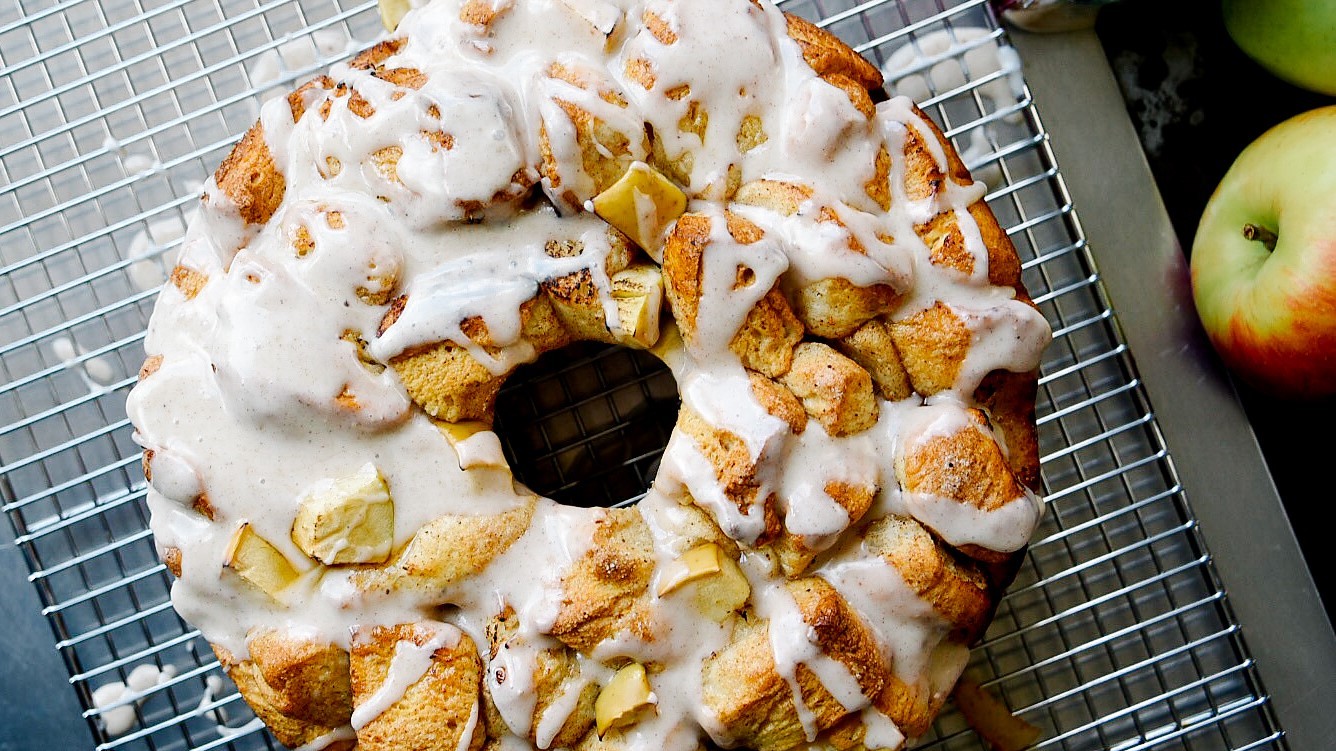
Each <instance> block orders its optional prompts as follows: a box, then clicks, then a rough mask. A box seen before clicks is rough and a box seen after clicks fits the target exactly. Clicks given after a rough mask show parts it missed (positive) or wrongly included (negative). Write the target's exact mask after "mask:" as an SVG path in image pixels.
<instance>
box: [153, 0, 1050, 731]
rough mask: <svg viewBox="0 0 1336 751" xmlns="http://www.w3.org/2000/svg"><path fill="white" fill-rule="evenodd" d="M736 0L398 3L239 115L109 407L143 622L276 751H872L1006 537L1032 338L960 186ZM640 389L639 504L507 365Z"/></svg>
mask: <svg viewBox="0 0 1336 751" xmlns="http://www.w3.org/2000/svg"><path fill="white" fill-rule="evenodd" d="M880 86H881V77H880V75H879V73H878V71H877V69H876V68H875V67H874V66H873V65H871V64H870V63H868V62H867V61H866V60H864V59H863V58H862V57H860V56H859V55H857V54H856V53H855V52H854V51H853V50H851V49H850V48H849V47H847V46H845V45H844V44H843V43H841V42H840V41H839V40H837V39H836V38H835V37H834V36H832V35H831V34H829V33H828V32H826V31H824V30H822V29H820V28H818V27H817V26H815V25H813V24H811V23H809V22H807V21H805V20H802V19H800V18H797V17H794V16H790V15H786V14H784V13H783V12H781V11H779V10H778V9H777V8H776V7H774V6H773V5H771V4H770V3H769V2H767V1H766V0H431V1H430V2H427V3H425V4H420V5H419V6H418V7H416V8H414V9H412V10H410V11H409V12H408V13H407V14H406V15H405V16H404V17H403V19H402V22H401V23H399V25H398V27H397V28H396V29H395V30H394V31H393V32H391V33H388V34H387V35H386V37H385V38H384V39H383V40H381V41H379V42H378V43H377V44H375V45H374V46H372V47H370V48H369V49H367V50H366V51H365V52H363V53H362V54H360V55H358V56H357V57H356V58H354V59H353V60H352V61H351V62H349V63H347V64H341V65H336V66H334V67H333V68H332V69H331V70H329V71H328V72H327V74H325V75H321V76H317V77H315V78H313V79H311V80H309V81H308V82H306V83H304V84H303V85H302V86H300V87H299V88H298V89H297V90H295V91H294V92H292V93H291V94H290V95H289V96H288V97H286V98H279V99H274V100H271V101H270V102H268V103H267V104H266V105H265V106H264V107H263V109H262V112H261V115H260V118H259V121H258V122H257V123H256V124H255V125H254V127H252V128H251V129H250V130H249V131H248V132H247V133H246V134H245V136H244V137H243V138H242V139H241V141H240V143H238V144H237V145H236V147H235V149H234V150H233V151H232V152H231V153H230V154H229V155H228V157H227V158H226V159H225V160H224V161H223V162H222V164H221V165H220V166H219V168H218V170H217V172H216V173H215V175H214V176H213V178H212V179H211V180H210V181H209V182H208V184H207V186H206V189H205V192H204V195H203V205H202V207H201V210H200V212H199V214H198V216H197V218H196V219H195V220H194V221H193V222H192V223H191V225H190V228H189V231H188V233H187V236H186V238H185V241H184V243H183V247H182V250H181V253H180V257H179V260H178V264H177V266H176V268H175V270H174V272H173V273H172V275H171V279H170V282H169V284H168V285H167V286H166V287H165V288H164V289H163V291H162V293H161V295H160V297H159V299H158V302H157V306H156V308H155V310H154V313H153V317H152V320H151V322H150V327H149V332H148V335H147V339H146V350H147V358H146V360H145V363H144V367H143V369H142V370H141V374H140V381H139V383H138V385H137V386H136V387H135V388H134V389H133V391H132V393H131V395H130V398H129V402H128V405H127V408H128V412H129V415H130V417H131V420H132V422H133V424H134V426H135V437H136V440H137V441H138V442H139V443H140V444H141V445H142V446H143V447H144V474H145V476H146V478H147V479H148V481H149V492H148V502H149V507H150V510H151V513H152V528H153V532H154V535H155V539H156V542H157V545H158V546H159V549H160V551H161V553H162V556H163V559H164V561H165V562H166V563H167V566H168V568H169V569H170V570H171V572H172V573H173V574H174V575H175V577H176V583H175V585H174V588H173V602H174V605H175V607H176V608H177V610H178V611H179V612H180V613H181V615H182V616H183V617H184V618H186V619H187V620H189V621H190V622H191V623H193V624H195V625H196V626H197V627H198V628H199V629H200V631H201V633H202V634H203V635H204V637H205V638H206V639H207V640H208V641H209V642H210V643H211V644H213V645H214V649H215V651H216V653H217V655H218V658H219V661H220V662H221V664H222V666H223V668H224V669H225V670H226V671H227V673H228V674H229V675H230V676H231V677H232V679H233V680H234V681H235V682H236V684H237V686H238V688H239V689H240V691H241V693H242V695H243V696H244V697H245V699H246V700H247V701H248V702H249V704H250V705H251V706H252V707H253V708H254V710H255V712H256V714H257V715H258V716H259V717H260V719H262V720H263V721H264V722H265V724H266V725H267V726H268V727H269V729H270V730H271V731H272V732H273V734H274V736H276V737H277V739H278V740H279V741H280V742H282V743H284V744H286V745H288V746H290V747H292V748H301V749H307V750H311V749H320V748H324V749H349V748H358V749H363V751H380V750H381V749H449V750H457V749H469V750H470V751H476V750H477V749H482V748H489V749H518V748H540V749H555V748H569V749H584V750H589V751H593V750H595V749H656V750H657V749H680V750H682V751H689V750H692V749H698V748H708V747H728V748H732V747H746V748H753V749H760V750H762V751H785V750H787V749H795V748H804V747H808V746H812V745H822V744H824V746H829V747H836V748H840V749H859V748H867V749H874V748H879V749H898V748H901V747H902V746H904V745H905V744H906V743H908V742H910V741H912V740H913V739H914V738H915V737H917V736H919V735H921V734H922V733H924V732H925V731H926V730H927V729H928V728H929V726H930V725H931V723H932V721H933V718H934V717H935V715H936V714H937V712H938V711H939V710H940V708H941V706H942V704H943V702H944V701H945V698H946V696H947V694H948V692H949V690H950V689H951V687H952V685H953V684H954V683H955V681H956V679H957V677H958V676H959V675H960V673H961V671H962V670H963V669H964V666H965V661H966V659H967V654H968V647H969V645H970V644H971V643H972V642H973V641H974V640H976V639H977V638H978V637H979V636H980V635H981V634H982V632H983V631H984V629H985V628H986V626H987V624H988V623H989V621H990V619H991V617H992V613H993V609H994V607H995V606H996V604H997V601H998V598H999V596H1000V594H1001V592H1002V590H1003V588H1004V587H1005V586H1006V585H1007V584H1008V583H1009V580H1010V577H1011V575H1012V573H1011V572H1012V571H1014V565H1015V563H1016V561H1017V559H1018V556H1020V555H1021V553H1022V551H1023V550H1024V548H1025V545H1026V543H1027V541H1028V539H1029V537H1030V535H1031V534H1032V532H1033V531H1034V529H1035V526H1036V524H1037V523H1038V519H1039V517H1040V512H1041V504H1040V503H1039V501H1038V499H1037V498H1036V496H1035V494H1034V490H1035V489H1036V488H1037V486H1038V455H1037V447H1036V439H1035V418H1034V400H1035V384H1036V368H1037V366H1038V362H1039V358H1040V355H1041V353H1042V351H1043V349H1044V347H1045V346H1046V345H1047V343H1048V341H1049V337H1050V332H1049V328H1048V325H1047V324H1046V322H1045V321H1044V319H1043V317H1042V316H1041V315H1040V314H1039V313H1038V311H1037V309H1036V308H1035V306H1034V305H1033V304H1032V302H1031V301H1030V299H1029V297H1028V296H1027V294H1026V291H1025V289H1024V287H1023V285H1022V283H1021V278H1020V264H1019V261H1018V259H1017V257H1016V252H1015V250H1014V248H1013V247H1012V245H1011V243H1010V241H1009V240H1008V238H1007V235H1006V233H1005V232H1004V231H1003V230H1002V229H1001V228H1000V227H999V226H998V224H997V222H996V220H995V219H994V218H993V215H992V214H991V212H990V211H989V209H988V208H987V206H986V204H985V203H984V202H983V193H984V190H983V187H982V186H981V185H979V184H976V183H974V182H972V181H971V179H970V177H969V175H968V173H967V171H966V169H965V167H964V165H963V164H962V163H961V161H960V159H959V157H958V156H957V155H956V153H955V151H954V150H953V149H952V147H951V145H950V144H949V143H948V141H947V140H946V139H945V138H944V137H943V135H942V133H941V132H940V131H939V130H938V128H937V127H936V126H935V125H934V124H933V122H932V121H931V120H930V119H929V118H928V117H927V116H926V115H925V114H924V113H923V112H921V111H920V110H919V109H918V108H917V107H915V106H914V104H913V103H912V102H910V101H908V100H906V99H891V100H888V101H877V100H878V99H881V97H879V96H874V95H876V94H878V93H879V90H880ZM577 341H595V342H606V343H609V344H619V345H623V346H628V347H635V348H640V349H647V350H649V351H651V352H653V353H654V354H656V355H657V356H659V357H660V358H661V359H662V360H663V361H664V362H666V363H667V364H668V366H669V367H670V368H671V369H672V371H673V373H674V375H675V377H676V379H677V384H678V388H679V392H680V395H681V402H682V405H681V410H680V413H679V417H678V421H677V426H676V429H675V430H674V431H673V434H672V436H671V438H670V440H669V442H668V445H667V447H666V448H665V449H664V453H663V456H662V460H661V465H660V468H659V471H658V474H657V476H656V478H655V479H654V482H653V485H652V487H651V488H650V489H649V492H648V493H647V495H646V496H645V498H644V499H643V500H641V501H640V502H639V503H638V504H636V505H634V506H631V507H628V508H619V509H603V508H592V509H590V508H577V507H570V506H564V505H560V504H557V503H556V502H554V501H551V500H549V499H546V498H542V497H539V496H537V495H536V494H535V493H533V492H532V491H530V490H529V489H528V488H525V487H524V486H523V485H522V484H520V483H518V482H516V481H515V479H514V477H513V475H512V473H511V471H510V468H509V467H508V466H507V463H506V459H505V457H504V455H503V453H502V450H501V443H500V440H499V438H498V436H497V435H496V434H495V433H494V432H493V431H492V417H493V408H494V403H495V400H496V398H497V394H498V392H499V390H500V387H501V385H502V384H503V383H504V382H505V380H506V378H507V376H508V375H509V374H511V373H512V372H513V371H514V370H515V368H517V367H518V366H520V365H521V364H524V363H527V362H531V361H533V360H534V359H535V358H537V357H538V356H539V355H541V354H543V353H545V352H551V351H554V350H557V349H560V348H562V347H565V346H567V345H568V344H571V343H573V342H577Z"/></svg>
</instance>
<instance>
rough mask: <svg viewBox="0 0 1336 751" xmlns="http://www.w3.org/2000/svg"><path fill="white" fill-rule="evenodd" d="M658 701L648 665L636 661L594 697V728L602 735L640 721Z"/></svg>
mask: <svg viewBox="0 0 1336 751" xmlns="http://www.w3.org/2000/svg"><path fill="white" fill-rule="evenodd" d="M658 703H659V699H658V697H657V696H655V695H654V691H653V690H651V689H650V685H649V676H648V675H647V674H646V673H645V666H644V665H641V664H640V663H638V662H633V663H631V664H629V665H627V666H626V667H624V668H622V669H621V670H619V671H617V674H616V675H614V676H613V677H612V680H610V681H608V685H606V686H604V687H603V690H602V691H600V692H599V694H598V698H597V699H595V700H594V729H595V730H597V731H598V737H599V738H602V737H603V736H604V735H606V734H607V732H608V731H609V730H611V729H613V728H621V727H626V726H628V725H634V724H635V723H637V722H639V721H640V719H641V718H642V717H644V716H645V714H646V713H647V712H650V711H653V710H654V709H655V707H656V705H657V704H658Z"/></svg>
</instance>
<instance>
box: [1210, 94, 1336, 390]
mask: <svg viewBox="0 0 1336 751" xmlns="http://www.w3.org/2000/svg"><path fill="white" fill-rule="evenodd" d="M1189 265H1190V268H1191V274H1192V295H1193V301H1194V303H1195V305H1196V308H1197V313H1198V316H1199V317H1200V319H1201V323H1202V327H1203V328H1204V329H1205V330H1206V334H1207V336H1208V338H1209V339H1210V340H1211V344H1212V345H1213V346H1214V348H1215V350H1216V352H1217V353H1219V355H1220V357H1221V359H1222V360H1223V361H1224V363H1225V365H1226V366H1227V367H1228V368H1229V369H1230V370H1231V371H1233V372H1234V373H1235V374H1236V375H1238V377H1239V378H1240V379H1242V380H1243V381H1245V382H1246V383H1248V384H1250V385H1252V386H1253V387H1255V388H1257V389H1259V390H1260V391H1263V392H1266V393H1269V394H1271V395H1274V396H1278V397H1282V398H1297V399H1314V398H1321V397H1326V396H1331V395H1336V105H1333V106H1327V107H1319V108H1317V109H1314V110H1311V111H1308V112H1304V113H1302V114H1299V115H1295V116H1294V117H1291V118H1289V119H1288V120H1285V121H1284V122H1281V123H1280V124H1278V125H1275V126H1273V127H1272V128H1271V129H1269V130H1267V131H1266V132H1264V133H1263V134H1262V135H1260V136H1258V137H1257V139H1256V140H1254V141H1253V142H1252V143H1250V144H1249V145H1248V146H1247V147H1246V148H1244V149H1243V151H1242V152H1240V153H1239V155H1238V156H1237V158H1236V159H1235V160H1234V162H1233V163H1232V164H1231V165H1230V167H1229V169H1228V170H1226V172H1225V175H1224V177H1223V178H1221V180H1220V183H1219V185H1218V186H1217V187H1216V189H1215V192H1214V193H1213V194H1212V195H1211V197H1210V199H1209V200H1208V202H1207V204H1206V208H1205V210H1204V211H1203V212H1202V217H1201V220H1200V222H1199V224H1198V227H1197V232H1196V235H1195V237H1194V239H1193V243H1192V252H1191V258H1190V261H1189Z"/></svg>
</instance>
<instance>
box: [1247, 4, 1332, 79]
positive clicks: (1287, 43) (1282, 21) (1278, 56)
mask: <svg viewBox="0 0 1336 751" xmlns="http://www.w3.org/2000/svg"><path fill="white" fill-rule="evenodd" d="M1221 10H1222V11H1223V13H1224V21H1225V30H1226V31H1227V32H1228V33H1229V36H1230V38H1232V39H1233V40H1234V43H1235V44H1237V45H1238V46H1239V49H1241V50H1243V52H1244V53H1245V54H1246V55H1248V57H1251V58H1252V59H1253V60H1256V61H1257V63H1258V64H1260V65H1261V66H1262V67H1263V68H1266V69H1267V70H1269V71H1270V72H1271V73H1272V74H1274V75H1275V76H1276V77H1277V78H1280V79H1281V80H1284V81H1288V82H1290V83H1292V84H1294V85H1295V86H1300V87H1302V88H1305V89H1308V90H1310V91H1316V92H1318V93H1322V94H1332V95H1336V2H1333V0H1223V4H1222V6H1221Z"/></svg>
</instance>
